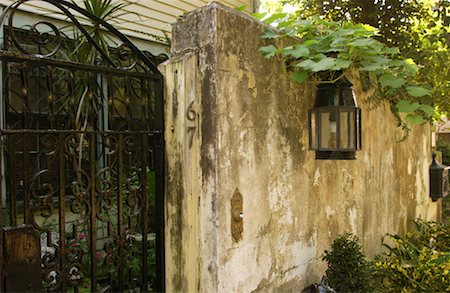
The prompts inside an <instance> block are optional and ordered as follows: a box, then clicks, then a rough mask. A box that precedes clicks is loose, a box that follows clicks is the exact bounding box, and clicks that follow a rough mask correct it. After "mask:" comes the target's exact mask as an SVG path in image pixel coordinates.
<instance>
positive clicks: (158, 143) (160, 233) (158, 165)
mask: <svg viewBox="0 0 450 293" xmlns="http://www.w3.org/2000/svg"><path fill="white" fill-rule="evenodd" d="M30 1H40V2H46V3H49V4H52V5H53V6H54V7H57V8H58V9H59V10H60V11H61V12H62V13H63V14H64V15H65V16H67V17H68V20H65V21H66V22H67V23H69V24H70V23H71V24H73V25H74V26H75V27H76V28H77V29H78V30H79V31H80V32H82V33H83V35H84V36H85V37H86V38H87V39H88V41H89V43H90V44H91V45H92V46H93V47H94V48H95V49H96V50H97V52H98V53H99V54H100V55H101V56H102V57H103V58H104V60H106V61H107V62H108V63H109V65H110V66H112V67H114V66H115V64H114V63H113V62H111V60H110V58H109V57H108V56H107V54H106V53H105V52H103V50H102V48H101V47H100V46H99V45H98V44H97V43H96V42H95V41H94V40H93V39H92V37H90V36H89V34H88V32H87V31H86V30H85V28H84V27H83V25H81V24H80V23H79V22H78V21H77V19H76V17H75V16H74V15H73V14H72V13H71V12H70V11H71V10H73V11H75V12H77V13H80V14H82V15H84V16H85V17H87V18H89V19H92V20H94V21H95V22H97V23H99V24H100V25H101V26H102V27H103V28H104V29H106V30H107V31H108V32H109V33H111V34H112V35H113V36H114V37H116V38H118V39H119V40H120V41H122V43H123V44H126V46H127V47H128V48H129V49H130V50H131V51H132V53H133V55H134V56H135V57H136V58H138V59H139V60H141V61H142V62H143V63H144V64H145V65H146V66H147V67H148V69H149V70H148V71H146V73H147V74H151V75H152V77H153V78H157V79H158V80H159V82H158V83H157V88H156V89H155V90H156V93H157V97H158V98H157V99H156V100H155V123H156V125H155V130H154V131H153V135H154V138H155V139H154V145H153V146H154V148H153V150H154V152H155V156H154V159H155V160H154V165H155V182H156V183H155V184H156V187H155V189H156V190H155V216H156V219H155V220H156V223H155V224H156V231H155V233H156V239H155V244H156V251H157V253H156V270H157V277H156V284H155V288H156V290H158V291H165V246H164V229H165V225H164V217H165V215H164V189H165V187H164V182H165V181H164V174H165V170H164V168H165V147H164V98H163V89H164V85H163V81H164V79H163V76H162V74H161V72H160V71H159V70H158V68H157V66H156V65H155V64H154V63H153V62H152V61H151V60H150V59H149V58H148V57H147V56H146V55H145V54H144V53H143V52H142V51H141V50H139V49H138V48H137V47H136V46H135V45H134V44H133V42H132V41H130V39H129V38H128V37H127V36H125V35H124V34H122V33H121V32H120V31H118V30H117V29H116V28H114V27H113V26H112V25H110V24H109V23H107V22H105V21H104V20H102V19H101V18H99V17H97V16H95V15H93V14H91V13H89V12H87V11H86V10H84V9H82V8H80V7H78V6H76V5H75V4H73V3H71V2H68V1H66V0H18V1H17V2H15V3H13V4H11V5H10V6H8V7H6V8H4V10H3V13H2V14H1V16H0V31H1V32H0V34H2V35H3V32H4V25H5V19H6V16H7V15H8V14H9V13H14V11H15V10H16V9H18V6H19V5H21V4H23V3H26V2H30ZM12 18H13V17H10V22H11V21H12ZM69 20H70V21H69ZM8 29H14V27H12V25H10V26H8ZM4 42H5V43H6V42H7V40H4ZM3 45H4V44H3ZM22 53H25V52H22ZM51 57H52V56H51V55H42V54H29V55H28V54H20V55H19V54H16V53H13V52H10V51H8V50H7V49H6V50H5V49H2V50H0V63H1V64H2V66H1V67H2V70H1V72H0V86H1V88H2V89H1V91H0V101H1V102H0V134H2V133H4V132H5V130H6V131H7V129H5V127H6V123H5V111H6V109H5V105H4V100H5V96H4V92H3V89H4V85H3V78H4V76H3V75H4V70H5V67H4V65H3V64H4V61H6V62H8V61H24V62H25V61H32V62H40V63H45V64H55V65H58V66H64V63H67V64H68V65H70V66H76V65H77V64H76V63H73V62H68V61H61V60H57V59H56V60H55V59H52V58H51ZM78 65H80V66H82V67H89V66H94V65H86V64H78ZM95 67H96V68H98V66H95ZM115 70H117V68H115V69H114V71H115ZM0 140H1V141H0V143H1V145H0V168H1V170H0V174H1V177H2V178H1V179H0V192H1V193H0V197H1V199H0V211H1V212H0V227H3V224H2V223H3V208H4V207H3V204H4V203H3V200H4V199H6V184H5V180H6V170H5V162H6V159H5V157H4V154H5V151H4V149H3V148H4V143H3V136H2V137H1V138H0ZM3 241H4V239H3V233H0V261H1V262H2V263H3ZM158 251H159V253H158ZM158 273H159V274H158ZM4 274H5V272H4V271H3V266H2V265H0V288H3V286H4V283H3V277H4Z"/></svg>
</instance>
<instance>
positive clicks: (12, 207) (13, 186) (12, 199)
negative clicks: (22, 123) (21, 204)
mask: <svg viewBox="0 0 450 293" xmlns="http://www.w3.org/2000/svg"><path fill="white" fill-rule="evenodd" d="M8 136H9V139H8V140H9V141H12V142H14V140H15V139H16V138H15V137H16V135H14V134H9V135H8ZM17 136H19V135H17ZM17 161H18V160H15V159H14V149H13V148H11V147H9V148H8V166H9V168H8V169H9V170H8V174H9V176H11V177H13V178H14V179H13V180H11V181H10V184H9V225H10V226H17V221H16V215H17V208H16V207H17V203H16V196H17V185H18V183H19V182H20V180H18V178H17V174H15V175H16V176H12V174H11V169H13V168H12V166H11V165H12V164H14V163H15V162H17Z"/></svg>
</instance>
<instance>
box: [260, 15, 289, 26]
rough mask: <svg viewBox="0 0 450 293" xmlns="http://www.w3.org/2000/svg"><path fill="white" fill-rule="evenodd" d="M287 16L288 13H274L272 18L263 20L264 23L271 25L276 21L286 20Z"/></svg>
mask: <svg viewBox="0 0 450 293" xmlns="http://www.w3.org/2000/svg"><path fill="white" fill-rule="evenodd" d="M286 16H287V13H274V14H272V15H271V16H269V17H268V18H265V19H263V21H264V22H265V23H268V24H271V23H274V22H276V21H279V20H282V19H284V18H285V17H286Z"/></svg>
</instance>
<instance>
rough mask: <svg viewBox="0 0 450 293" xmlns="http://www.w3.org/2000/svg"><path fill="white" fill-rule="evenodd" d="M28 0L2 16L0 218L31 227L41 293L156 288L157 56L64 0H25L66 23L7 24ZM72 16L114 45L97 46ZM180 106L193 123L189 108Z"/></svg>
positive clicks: (158, 195)
mask: <svg viewBox="0 0 450 293" xmlns="http://www.w3.org/2000/svg"><path fill="white" fill-rule="evenodd" d="M30 1H31V0H21V1H17V2H15V3H14V4H12V5H10V6H9V7H7V8H5V9H4V11H3V14H2V15H1V16H0V22H1V23H2V24H5V25H6V26H5V27H6V35H5V42H6V44H5V50H2V51H0V60H1V62H2V63H3V65H4V66H3V68H5V69H4V72H3V87H4V89H3V92H4V93H5V95H4V100H3V101H1V102H2V103H3V105H4V109H5V115H6V119H5V121H6V123H5V126H4V127H3V129H0V130H1V131H0V137H1V140H2V142H3V143H4V148H3V149H4V157H5V169H6V173H5V174H6V176H9V177H8V180H6V187H5V188H6V194H4V193H2V194H1V196H2V197H3V198H4V199H5V200H6V203H7V205H6V207H5V206H4V207H3V208H4V209H6V210H7V213H8V218H7V220H6V221H3V220H2V221H1V222H0V224H1V225H2V226H7V225H11V226H15V225H20V224H22V223H24V224H30V225H32V226H33V227H34V229H35V230H36V231H37V233H38V234H39V235H40V237H41V247H42V251H41V268H42V285H43V289H44V290H45V291H48V292H61V291H62V292H65V291H70V290H74V291H75V292H77V291H80V290H81V289H84V288H90V289H91V290H92V291H95V290H97V289H98V288H99V287H101V288H102V290H105V291H108V290H109V291H123V290H132V291H133V290H138V289H139V290H141V292H143V291H151V290H157V291H159V290H161V288H162V284H163V281H162V279H161V278H160V277H158V276H160V275H158V274H160V273H161V271H162V269H161V266H160V267H159V268H158V270H157V269H156V262H157V261H156V260H155V258H157V257H155V254H156V253H157V252H158V253H160V251H161V250H162V242H157V241H156V239H158V237H162V235H160V234H158V233H159V232H158V231H160V230H158V229H157V227H156V226H155V225H156V224H155V220H154V219H153V218H155V215H154V213H155V212H156V211H155V206H157V204H156V201H161V200H162V193H163V191H162V188H161V186H162V183H161V182H162V181H163V180H162V177H161V176H160V174H162V166H163V164H162V160H161V158H162V157H163V155H162V147H161V145H162V141H163V139H162V138H161V139H158V140H154V139H150V138H153V137H155V136H157V137H162V136H161V129H162V125H163V117H162V112H163V106H162V105H163V99H162V76H161V74H160V73H159V71H158V70H157V68H156V64H157V63H160V62H162V61H163V59H162V58H157V57H155V56H153V55H151V54H146V53H144V52H142V51H140V50H139V49H138V48H137V47H136V46H135V45H134V44H133V43H132V42H130V41H129V40H128V38H127V37H125V36H124V35H123V34H121V33H120V32H119V31H118V30H117V29H116V28H114V27H113V26H112V25H110V24H108V23H106V22H104V21H103V20H101V19H99V18H98V17H96V16H94V15H91V14H90V13H88V12H86V11H85V10H83V9H81V8H79V7H78V6H76V5H75V4H73V3H71V2H68V1H61V0H33V1H42V2H45V3H47V4H50V5H52V6H53V7H54V8H56V9H57V10H59V11H60V12H61V13H62V15H64V16H65V17H66V20H67V22H68V23H69V22H70V23H71V24H72V25H73V30H70V31H67V30H65V31H63V30H62V27H61V26H58V25H56V24H55V23H53V22H50V21H48V20H44V21H40V20H39V21H37V22H36V23H34V24H27V26H25V27H17V26H16V22H15V20H17V18H19V17H20V16H19V13H17V11H19V10H20V9H21V5H26V4H27V2H30ZM74 13H76V14H77V15H81V16H83V17H85V18H88V19H91V20H92V21H94V22H97V23H98V24H99V25H100V26H101V28H102V29H105V30H106V31H108V33H109V35H110V36H111V37H113V38H114V39H115V40H117V41H118V42H117V43H121V44H122V45H120V46H118V47H116V48H109V49H107V50H105V48H104V47H102V46H99V44H98V43H95V41H94V40H93V38H92V37H91V36H90V35H89V32H88V31H87V28H86V26H83V25H82V24H81V23H80V22H79V21H78V19H77V18H78V17H75V16H74ZM6 16H8V18H6ZM6 19H7V21H6ZM17 23H19V22H17ZM74 36H81V37H82V38H83V39H84V40H86V42H87V43H88V44H90V45H91V47H92V48H91V49H93V50H94V51H95V54H94V55H95V58H94V62H81V61H83V60H78V59H76V58H74V57H73V56H74V55H73V54H72V53H73V52H74V49H76V48H77V45H76V40H75V39H74ZM70 56H72V57H70ZM91 61H92V60H91ZM191 106H192V105H191ZM187 115H188V119H190V121H192V122H195V120H196V116H197V114H196V112H195V111H194V109H193V108H191V109H190V110H189V111H188V114H187ZM192 132H193V133H195V128H194V130H193V131H192ZM193 135H194V134H192V138H191V142H190V144H192V139H193ZM150 154H151V155H150ZM155 161H156V162H159V163H158V164H155ZM5 174H3V175H5ZM155 174H159V175H158V176H159V177H158V176H157V175H155ZM155 178H158V179H155ZM155 186H158V187H155ZM160 217H162V212H161V214H160ZM161 222H162V221H161ZM157 243H159V244H157ZM0 245H1V243H0ZM158 245H159V246H158ZM0 249H1V247H0ZM155 275H156V276H155ZM158 278H160V279H158ZM0 291H1V289H0Z"/></svg>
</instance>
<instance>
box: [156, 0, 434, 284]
mask: <svg viewBox="0 0 450 293" xmlns="http://www.w3.org/2000/svg"><path fill="white" fill-rule="evenodd" d="M263 29H264V25H262V24H261V23H259V22H256V21H254V20H253V19H251V18H250V17H248V16H246V15H243V14H240V13H238V12H235V11H233V10H230V9H227V8H225V7H224V6H222V5H219V4H211V5H208V6H206V7H205V8H203V9H200V10H196V11H194V12H192V13H190V14H187V15H186V16H184V17H183V18H181V19H180V20H179V21H178V22H177V23H176V24H175V26H174V30H173V45H172V56H173V57H174V58H173V59H172V60H170V61H168V62H167V63H166V64H165V65H163V66H161V69H162V70H163V72H164V74H165V78H166V112H165V113H166V148H167V175H168V177H167V178H168V179H167V182H166V188H167V190H166V196H167V199H166V200H167V202H166V224H167V226H166V250H167V257H166V267H167V269H166V276H167V279H166V285H167V289H168V291H169V292H193V291H191V290H195V291H200V292H253V291H256V292H270V291H272V292H280V291H283V290H285V291H286V292H291V290H292V291H294V292H300V291H301V290H302V289H303V288H304V287H306V286H307V285H309V284H311V283H313V282H318V281H319V280H320V278H321V276H322V275H323V273H324V270H325V264H324V263H323V262H322V261H321V260H320V256H321V254H322V253H323V250H324V249H326V248H327V247H328V246H329V244H330V243H331V241H332V240H333V239H334V238H335V237H336V236H337V235H339V234H340V233H343V232H352V233H354V234H356V235H358V236H359V237H360V238H361V240H362V243H363V245H364V248H365V251H366V253H367V254H368V255H369V256H373V255H374V254H376V253H378V252H380V251H381V245H380V240H381V237H382V236H383V235H384V234H385V233H388V232H390V233H405V232H406V231H407V230H408V229H410V228H412V225H411V224H412V223H411V221H412V220H413V219H415V218H417V217H421V218H424V219H436V218H437V217H438V215H439V212H440V202H438V203H432V201H431V199H430V198H429V197H428V175H427V174H428V166H429V164H430V158H431V154H430V150H431V146H430V139H429V138H430V127H429V126H422V127H414V128H413V131H412V132H411V134H410V137H409V138H408V139H407V140H406V141H404V142H401V143H398V142H397V140H398V139H399V137H401V135H402V132H401V130H399V129H397V128H396V123H395V120H394V118H393V117H392V114H391V113H390V110H389V108H388V107H387V106H383V105H382V106H380V107H378V108H376V109H372V110H369V107H368V105H367V103H366V102H365V98H366V93H364V92H363V91H362V90H361V87H360V85H359V82H358V78H357V77H355V76H354V77H352V78H351V79H352V82H353V83H354V90H355V92H356V95H357V99H358V102H359V105H360V107H361V108H362V110H363V123H362V125H363V150H362V151H360V152H358V153H357V159H356V160H353V161H329V160H322V161H319V160H315V159H314V157H315V154H314V152H311V151H309V150H308V127H307V110H308V109H309V108H311V107H312V106H313V102H314V95H315V87H314V85H311V84H310V85H299V84H296V83H294V82H291V81H290V79H289V76H288V74H287V73H286V72H285V70H284V67H283V64H282V62H280V60H276V59H264V58H263V57H262V56H261V55H260V53H259V52H258V48H259V47H260V46H261V45H262V40H261V39H260V38H259V35H260V33H261V32H262V31H263ZM192 133H193V134H192ZM236 190H238V191H239V192H240V193H241V194H242V196H243V208H244V209H243V222H244V224H243V226H244V230H243V238H242V240H240V241H239V242H235V241H233V238H232V235H231V224H230V222H231V219H232V215H231V198H232V196H233V194H234V193H235V191H236Z"/></svg>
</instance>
